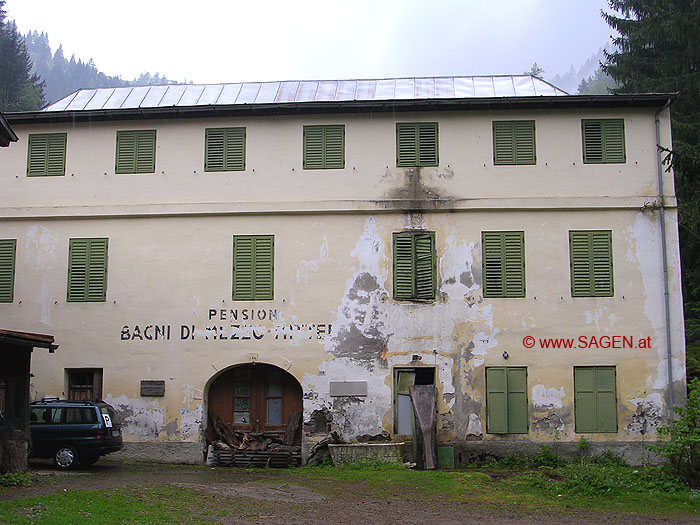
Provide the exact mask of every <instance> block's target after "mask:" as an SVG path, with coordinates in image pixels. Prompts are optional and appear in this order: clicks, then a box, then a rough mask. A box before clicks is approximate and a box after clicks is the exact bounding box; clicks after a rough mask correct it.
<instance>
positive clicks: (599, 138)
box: [581, 119, 625, 164]
mask: <svg viewBox="0 0 700 525" xmlns="http://www.w3.org/2000/svg"><path fill="white" fill-rule="evenodd" d="M581 134H582V136H583V162H584V163H585V164H604V163H605V164H607V163H624V162H625V122H624V120H623V119H596V120H582V121H581Z"/></svg>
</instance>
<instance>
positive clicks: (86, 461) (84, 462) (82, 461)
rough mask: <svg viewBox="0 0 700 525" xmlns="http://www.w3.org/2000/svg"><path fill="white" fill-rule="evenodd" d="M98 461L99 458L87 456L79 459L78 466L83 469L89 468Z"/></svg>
mask: <svg viewBox="0 0 700 525" xmlns="http://www.w3.org/2000/svg"><path fill="white" fill-rule="evenodd" d="M98 459H100V456H87V457H82V458H80V465H82V466H83V467H89V466H90V465H94V464H95V463H97V460H98Z"/></svg>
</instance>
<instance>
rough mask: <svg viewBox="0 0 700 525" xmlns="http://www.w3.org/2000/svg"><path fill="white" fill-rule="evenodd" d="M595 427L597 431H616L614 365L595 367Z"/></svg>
mask: <svg viewBox="0 0 700 525" xmlns="http://www.w3.org/2000/svg"><path fill="white" fill-rule="evenodd" d="M595 380H596V382H595V386H596V428H597V431H598V432H617V396H616V393H615V367H614V366H598V367H595Z"/></svg>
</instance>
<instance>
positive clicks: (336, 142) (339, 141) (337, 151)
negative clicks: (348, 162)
mask: <svg viewBox="0 0 700 525" xmlns="http://www.w3.org/2000/svg"><path fill="white" fill-rule="evenodd" d="M324 133H325V148H324V153H325V158H324V168H326V169H343V168H344V167H345V151H344V150H345V126H324Z"/></svg>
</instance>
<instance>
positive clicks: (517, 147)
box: [493, 120, 536, 166]
mask: <svg viewBox="0 0 700 525" xmlns="http://www.w3.org/2000/svg"><path fill="white" fill-rule="evenodd" d="M535 161H536V157H535V121H534V120H510V121H494V122H493V163H494V164H495V165H497V166H503V165H509V164H535Z"/></svg>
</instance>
